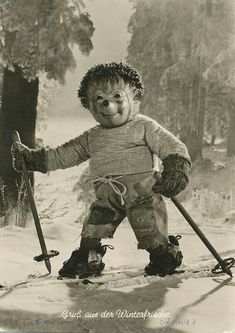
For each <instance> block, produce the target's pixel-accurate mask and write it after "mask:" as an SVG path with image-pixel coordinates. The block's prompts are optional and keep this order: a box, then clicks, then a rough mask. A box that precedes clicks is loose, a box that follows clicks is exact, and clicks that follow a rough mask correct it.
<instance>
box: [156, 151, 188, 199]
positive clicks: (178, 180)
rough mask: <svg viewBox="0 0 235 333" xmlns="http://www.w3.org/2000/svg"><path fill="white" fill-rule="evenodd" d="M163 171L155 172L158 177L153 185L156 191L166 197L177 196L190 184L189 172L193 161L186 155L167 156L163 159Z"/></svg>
mask: <svg viewBox="0 0 235 333" xmlns="http://www.w3.org/2000/svg"><path fill="white" fill-rule="evenodd" d="M162 164H163V168H164V169H163V172H162V174H161V175H160V173H159V172H155V174H154V177H155V178H156V179H157V181H156V183H155V184H154V185H153V187H152V190H153V192H154V193H160V194H162V195H164V196H165V197H168V198H171V197H175V196H176V195H177V194H179V193H180V192H181V191H183V190H184V189H185V187H186V186H187V185H188V174H189V170H190V168H191V163H190V161H188V160H187V159H186V158H185V157H182V156H180V155H178V154H172V155H169V156H167V157H166V158H165V159H164V160H163V161H162Z"/></svg>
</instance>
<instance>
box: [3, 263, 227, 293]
mask: <svg viewBox="0 0 235 333" xmlns="http://www.w3.org/2000/svg"><path fill="white" fill-rule="evenodd" d="M218 275H219V276H221V275H224V272H222V271H221V272H217V273H214V272H213V264H212V263H208V264H203V265H200V264H199V265H192V266H182V268H179V269H176V270H175V271H174V272H172V274H170V275H165V276H164V277H163V276H159V275H145V272H144V270H143V268H138V267H120V268H118V269H111V270H109V271H107V272H104V273H102V274H101V275H99V276H91V277H82V278H79V277H75V278H63V277H57V276H53V275H49V274H46V275H38V276H37V275H32V276H30V277H28V279H26V280H25V281H19V282H18V283H15V284H13V285H5V286H4V285H3V286H2V288H1V289H0V293H1V292H4V291H6V292H8V291H10V290H14V289H20V288H30V287H43V286H47V285H51V284H69V285H74V286H75V287H76V286H78V287H84V288H98V287H101V288H102V287H103V288H109V287H110V288H121V287H125V286H133V285H141V284H144V283H151V282H161V281H165V280H166V279H167V280H172V279H182V278H183V279H188V278H205V277H215V276H218Z"/></svg>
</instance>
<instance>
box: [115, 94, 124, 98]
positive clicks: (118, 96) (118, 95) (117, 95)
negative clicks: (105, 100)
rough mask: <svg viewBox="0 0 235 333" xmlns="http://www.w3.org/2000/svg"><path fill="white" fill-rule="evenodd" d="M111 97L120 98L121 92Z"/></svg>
mask: <svg viewBox="0 0 235 333" xmlns="http://www.w3.org/2000/svg"><path fill="white" fill-rule="evenodd" d="M113 97H114V98H121V97H122V96H121V94H115V95H114V96H113Z"/></svg>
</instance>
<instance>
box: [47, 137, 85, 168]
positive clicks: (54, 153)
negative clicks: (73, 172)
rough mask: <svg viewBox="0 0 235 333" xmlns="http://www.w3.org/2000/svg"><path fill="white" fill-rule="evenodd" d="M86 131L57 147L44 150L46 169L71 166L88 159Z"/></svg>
mask: <svg viewBox="0 0 235 333" xmlns="http://www.w3.org/2000/svg"><path fill="white" fill-rule="evenodd" d="M88 133H89V131H87V132H84V133H83V134H81V135H80V136H78V137H77V138H75V139H72V140H70V141H68V142H66V143H64V144H63V145H61V146H58V147H57V148H54V149H53V148H51V149H48V150H46V167H47V171H53V170H57V169H66V168H71V167H73V166H75V165H79V164H81V163H82V162H85V161H86V160H88V159H89V158H90V155H89V147H88Z"/></svg>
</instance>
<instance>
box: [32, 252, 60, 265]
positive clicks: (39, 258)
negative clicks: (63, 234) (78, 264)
mask: <svg viewBox="0 0 235 333" xmlns="http://www.w3.org/2000/svg"><path fill="white" fill-rule="evenodd" d="M59 254H60V253H59V251H56V250H50V251H48V252H47V253H42V254H39V255H38V256H35V257H33V259H34V260H35V261H37V262H40V261H43V260H48V259H50V258H52V257H55V256H58V255H59Z"/></svg>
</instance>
